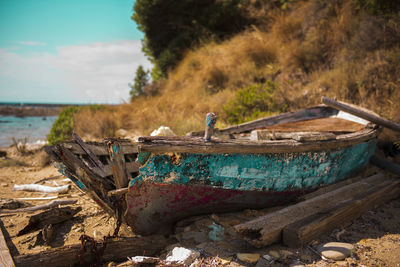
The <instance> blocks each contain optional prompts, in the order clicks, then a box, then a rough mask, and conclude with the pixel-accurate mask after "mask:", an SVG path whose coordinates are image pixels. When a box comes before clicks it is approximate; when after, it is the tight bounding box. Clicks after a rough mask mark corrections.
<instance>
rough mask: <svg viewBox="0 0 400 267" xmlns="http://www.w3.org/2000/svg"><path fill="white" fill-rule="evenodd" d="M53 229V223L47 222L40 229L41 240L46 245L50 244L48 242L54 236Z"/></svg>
mask: <svg viewBox="0 0 400 267" xmlns="http://www.w3.org/2000/svg"><path fill="white" fill-rule="evenodd" d="M54 230H55V229H54V226H53V224H48V225H46V226H45V227H43V229H42V231H41V233H42V237H43V240H44V242H45V243H46V244H47V245H48V244H50V242H51V241H53V240H54V238H55V236H56V235H55V231H54Z"/></svg>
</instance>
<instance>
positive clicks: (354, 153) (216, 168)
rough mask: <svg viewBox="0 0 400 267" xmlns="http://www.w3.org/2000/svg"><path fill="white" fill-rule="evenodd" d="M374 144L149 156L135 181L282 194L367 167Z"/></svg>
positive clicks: (328, 181) (323, 182)
mask: <svg viewBox="0 0 400 267" xmlns="http://www.w3.org/2000/svg"><path fill="white" fill-rule="evenodd" d="M375 145H376V140H370V141H368V142H365V143H360V144H357V145H354V146H350V147H346V148H342V149H337V150H331V151H319V152H304V153H279V154H278V153H276V154H273V153H272V154H190V153H176V154H172V153H170V154H151V155H150V156H149V155H148V154H147V155H140V154H139V158H143V159H145V158H147V157H148V156H149V158H148V159H147V162H145V165H143V166H142V167H141V168H140V175H139V176H138V177H136V178H135V179H133V180H132V181H131V183H130V186H132V185H134V184H135V183H138V182H140V181H144V180H146V181H148V180H150V181H153V182H157V183H177V184H203V185H210V186H217V187H221V188H225V189H240V190H271V191H276V192H283V191H288V190H298V189H314V188H316V187H319V186H321V185H327V184H332V183H335V182H338V181H340V180H343V179H345V178H346V177H349V176H350V175H351V174H352V173H353V172H355V171H357V170H359V169H360V168H361V167H363V166H364V165H365V164H367V163H368V161H369V159H370V157H371V156H372V155H373V153H374V150H375Z"/></svg>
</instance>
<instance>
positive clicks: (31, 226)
mask: <svg viewBox="0 0 400 267" xmlns="http://www.w3.org/2000/svg"><path fill="white" fill-rule="evenodd" d="M81 210H82V208H81V207H77V208H75V209H74V208H71V207H62V208H53V209H51V210H46V211H43V212H41V213H38V214H35V215H32V216H31V217H30V218H29V223H28V225H26V226H25V227H24V228H23V229H22V230H21V231H19V232H18V234H17V236H21V235H25V234H27V233H30V232H33V231H36V230H39V229H41V228H43V227H45V226H46V225H49V224H56V223H60V222H63V221H66V220H69V219H71V218H72V217H73V216H74V215H75V214H76V213H78V212H79V211H81Z"/></svg>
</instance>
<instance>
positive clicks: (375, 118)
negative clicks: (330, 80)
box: [322, 96, 400, 132]
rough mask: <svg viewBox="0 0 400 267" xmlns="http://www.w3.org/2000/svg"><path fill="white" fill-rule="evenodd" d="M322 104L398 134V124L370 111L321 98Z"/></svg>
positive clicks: (399, 126)
mask: <svg viewBox="0 0 400 267" xmlns="http://www.w3.org/2000/svg"><path fill="white" fill-rule="evenodd" d="M322 102H323V103H324V104H326V105H328V106H330V107H333V108H336V109H339V110H342V111H344V112H347V113H350V114H353V115H355V116H357V117H360V118H363V119H365V120H368V121H370V122H373V123H376V124H378V125H382V126H384V127H387V128H389V129H392V130H394V131H398V132H400V124H398V123H396V122H393V121H390V120H387V119H385V118H382V117H381V116H379V115H378V114H376V113H373V112H372V111H369V110H366V109H363V108H361V107H357V106H355V105H351V104H348V103H345V102H341V101H336V100H334V99H331V98H327V97H325V96H323V97H322Z"/></svg>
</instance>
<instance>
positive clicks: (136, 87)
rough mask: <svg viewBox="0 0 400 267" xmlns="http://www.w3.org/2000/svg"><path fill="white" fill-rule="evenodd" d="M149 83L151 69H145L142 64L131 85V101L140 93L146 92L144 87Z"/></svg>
mask: <svg viewBox="0 0 400 267" xmlns="http://www.w3.org/2000/svg"><path fill="white" fill-rule="evenodd" d="M148 83H149V71H145V70H144V69H143V67H142V66H141V65H140V66H139V67H138V68H137V70H136V75H135V79H134V83H133V85H131V84H130V85H129V87H130V88H131V91H130V92H129V94H130V96H131V101H132V100H133V99H134V98H135V97H137V96H140V95H143V94H144V88H145V87H146V85H147V84H148Z"/></svg>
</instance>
